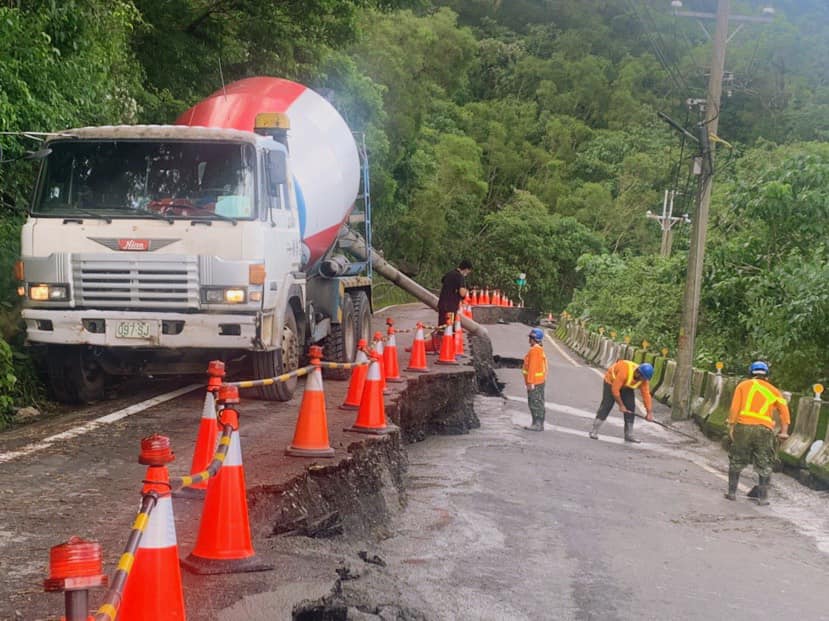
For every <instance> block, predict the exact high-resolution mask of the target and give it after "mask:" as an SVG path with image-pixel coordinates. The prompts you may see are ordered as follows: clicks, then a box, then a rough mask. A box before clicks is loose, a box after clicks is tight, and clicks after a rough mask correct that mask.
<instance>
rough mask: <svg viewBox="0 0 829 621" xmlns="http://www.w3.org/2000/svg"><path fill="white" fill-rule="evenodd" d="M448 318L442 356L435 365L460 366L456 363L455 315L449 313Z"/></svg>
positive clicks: (444, 332)
mask: <svg viewBox="0 0 829 621" xmlns="http://www.w3.org/2000/svg"><path fill="white" fill-rule="evenodd" d="M446 317H447V319H446V327H445V328H444V329H443V338H442V339H441V341H440V355H439V356H438V359H437V361H436V362H435V364H458V363H457V362H455V335H454V333H453V332H452V324H453V323H454V319H453V318H452V317H453V314H452V313H447V315H446Z"/></svg>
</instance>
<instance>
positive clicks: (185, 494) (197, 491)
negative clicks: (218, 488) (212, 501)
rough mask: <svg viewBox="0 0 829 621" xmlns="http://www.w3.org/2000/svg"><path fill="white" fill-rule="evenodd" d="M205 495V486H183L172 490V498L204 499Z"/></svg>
mask: <svg viewBox="0 0 829 621" xmlns="http://www.w3.org/2000/svg"><path fill="white" fill-rule="evenodd" d="M205 496H207V486H205V488H204V489H202V488H199V487H193V486H190V487H184V488H182V489H180V490H177V491H175V492H173V498H191V499H193V500H204V497H205Z"/></svg>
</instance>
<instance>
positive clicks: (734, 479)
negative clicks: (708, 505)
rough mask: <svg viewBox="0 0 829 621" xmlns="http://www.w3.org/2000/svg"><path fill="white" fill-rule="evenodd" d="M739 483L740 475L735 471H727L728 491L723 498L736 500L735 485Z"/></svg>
mask: <svg viewBox="0 0 829 621" xmlns="http://www.w3.org/2000/svg"><path fill="white" fill-rule="evenodd" d="M739 483H740V473H739V472H737V471H736V470H729V471H728V491H727V492H726V493H725V497H726V498H728V500H737V485H738V484H739Z"/></svg>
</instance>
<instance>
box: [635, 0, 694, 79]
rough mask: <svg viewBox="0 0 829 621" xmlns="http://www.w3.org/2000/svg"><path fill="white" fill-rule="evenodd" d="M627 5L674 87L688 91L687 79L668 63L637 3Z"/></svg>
mask: <svg viewBox="0 0 829 621" xmlns="http://www.w3.org/2000/svg"><path fill="white" fill-rule="evenodd" d="M627 4H628V6H629V7H630V10H631V12H632V13H633V15H634V16H635V17H636V19H637V20H638V22H639V24H640V25H641V27H642V34H643V35H645V37H646V38H647V40H648V43H649V44H650V46H651V48H652V49H653V53H654V55H655V56H656V58H657V60H658V61H659V64H660V65H662V68H663V69H664V70H665V72H666V73H667V74H668V77H670V78H671V81H672V82H673V83H674V85H675V86H676V87H677V89H679V90H680V91H684V90H687V84H686V83H685V79H684V78H683V77H682V74H681V73H679V71H678V69H675V68H674V67H672V66H671V63H669V62H668V59H667V58H666V57H665V55H664V53H663V52H662V50H661V48H660V47H659V45H658V44H657V42H656V41H655V40H654V38H653V36H651V33H650V31H649V30H648V25H647V24H646V23H645V21H644V20H643V19H642V16H641V15H640V13H639V10H638V9H637V8H636V4H635V1H634V0H627Z"/></svg>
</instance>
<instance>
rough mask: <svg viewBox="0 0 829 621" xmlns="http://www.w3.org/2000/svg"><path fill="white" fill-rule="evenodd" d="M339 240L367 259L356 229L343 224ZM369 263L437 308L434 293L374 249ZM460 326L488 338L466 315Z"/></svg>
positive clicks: (361, 238) (421, 299) (364, 247)
mask: <svg viewBox="0 0 829 621" xmlns="http://www.w3.org/2000/svg"><path fill="white" fill-rule="evenodd" d="M339 241H340V244H341V245H342V246H344V247H346V248H347V249H348V250H349V251H350V252H352V253H354V255H355V256H356V257H357V258H359V259H360V260H361V261H368V260H369V256H368V254H369V253H368V248H367V247H366V243H365V240H364V239H363V237H362V236H361V235H360V234H359V233H357V232H356V231H353V230H352V229H349V228H348V227H345V226H344V227H342V229H341V231H340V236H339ZM371 265H372V267H373V268H374V269H375V270H376V271H377V273H378V274H380V275H381V276H382V277H383V278H385V279H386V280H388V281H390V282H392V283H394V284H395V285H397V286H398V287H400V288H401V289H403V291H406V292H407V293H410V294H411V295H413V296H414V297H415V298H417V299H418V300H420V301H421V302H423V303H424V304H426V305H427V306H430V307H431V308H434V309H435V310H437V308H438V298H437V296H436V295H435V294H434V293H432V292H431V291H429V290H428V289H425V288H424V287H422V286H420V285H419V284H417V283H416V282H415V281H414V280H412V279H411V278H409V277H408V276H406V275H405V274H403V273H402V272H401V271H400V270H398V269H397V268H396V267H394V266H393V265H392V264H391V263H389V262H388V261H386V260H385V259H384V258H383V257H381V256H380V255H379V254H377V253H376V252H375V251H374V250H372V251H371ZM461 326H462V327H463V329H464V330H468V331H469V332H471V333H472V334H475V335H477V336H482V337H484V338H487V339H489V333H488V332H487V330H486V328H484V327H483V326H482V325H481V324H479V323H478V322H476V321H473V320H471V319H469V318H468V317H463V316H461Z"/></svg>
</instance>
